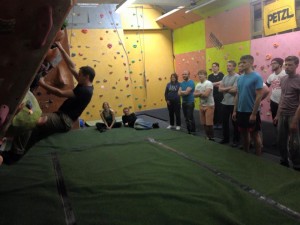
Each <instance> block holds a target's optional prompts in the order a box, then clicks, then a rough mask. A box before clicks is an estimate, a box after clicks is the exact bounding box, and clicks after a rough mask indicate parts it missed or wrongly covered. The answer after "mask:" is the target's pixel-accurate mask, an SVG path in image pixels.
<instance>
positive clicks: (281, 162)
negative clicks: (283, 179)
mask: <svg viewBox="0 0 300 225" xmlns="http://www.w3.org/2000/svg"><path fill="white" fill-rule="evenodd" d="M280 165H282V166H285V167H290V165H289V161H288V160H282V159H281V160H280Z"/></svg>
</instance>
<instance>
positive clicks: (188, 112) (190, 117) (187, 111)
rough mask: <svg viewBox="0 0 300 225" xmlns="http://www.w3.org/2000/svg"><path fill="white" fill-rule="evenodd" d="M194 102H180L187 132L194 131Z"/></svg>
mask: <svg viewBox="0 0 300 225" xmlns="http://www.w3.org/2000/svg"><path fill="white" fill-rule="evenodd" d="M194 108H195V103H194V102H192V103H185V102H183V103H182V111H183V115H184V118H185V122H186V127H187V130H188V132H189V133H191V132H195V131H196V127H195V119H194Z"/></svg>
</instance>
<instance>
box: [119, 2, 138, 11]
mask: <svg viewBox="0 0 300 225" xmlns="http://www.w3.org/2000/svg"><path fill="white" fill-rule="evenodd" d="M134 2H135V0H125V1H123V2H121V3H120V4H119V5H117V8H116V11H115V12H116V13H121V11H123V10H124V9H125V8H127V7H128V6H130V5H131V4H132V3H134Z"/></svg>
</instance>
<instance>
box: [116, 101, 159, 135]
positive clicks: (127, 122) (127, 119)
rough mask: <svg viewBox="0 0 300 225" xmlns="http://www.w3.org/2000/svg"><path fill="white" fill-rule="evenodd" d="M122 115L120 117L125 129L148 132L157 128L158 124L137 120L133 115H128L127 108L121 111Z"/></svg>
mask: <svg viewBox="0 0 300 225" xmlns="http://www.w3.org/2000/svg"><path fill="white" fill-rule="evenodd" d="M123 113H124V115H123V116H122V121H123V124H124V126H125V127H132V128H135V129H136V130H149V129H152V128H159V124H158V123H151V122H148V121H145V120H143V119H141V118H137V117H136V115H135V113H130V110H129V108H127V107H125V108H124V109H123Z"/></svg>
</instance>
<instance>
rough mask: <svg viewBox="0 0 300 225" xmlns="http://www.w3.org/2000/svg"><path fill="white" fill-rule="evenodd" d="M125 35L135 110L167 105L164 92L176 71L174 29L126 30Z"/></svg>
mask: <svg viewBox="0 0 300 225" xmlns="http://www.w3.org/2000/svg"><path fill="white" fill-rule="evenodd" d="M125 36H126V40H125V42H126V49H127V50H128V57H129V61H130V64H131V65H130V71H131V79H132V83H133V88H132V93H133V96H134V98H133V101H134V109H135V111H139V110H149V109H155V108H163V107H166V104H165V100H164V91H165V87H166V84H167V82H169V80H170V79H169V78H170V75H171V73H173V72H174V66H173V54H172V36H171V31H169V30H156V31H144V32H136V31H126V32H125ZM144 71H145V73H144Z"/></svg>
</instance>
